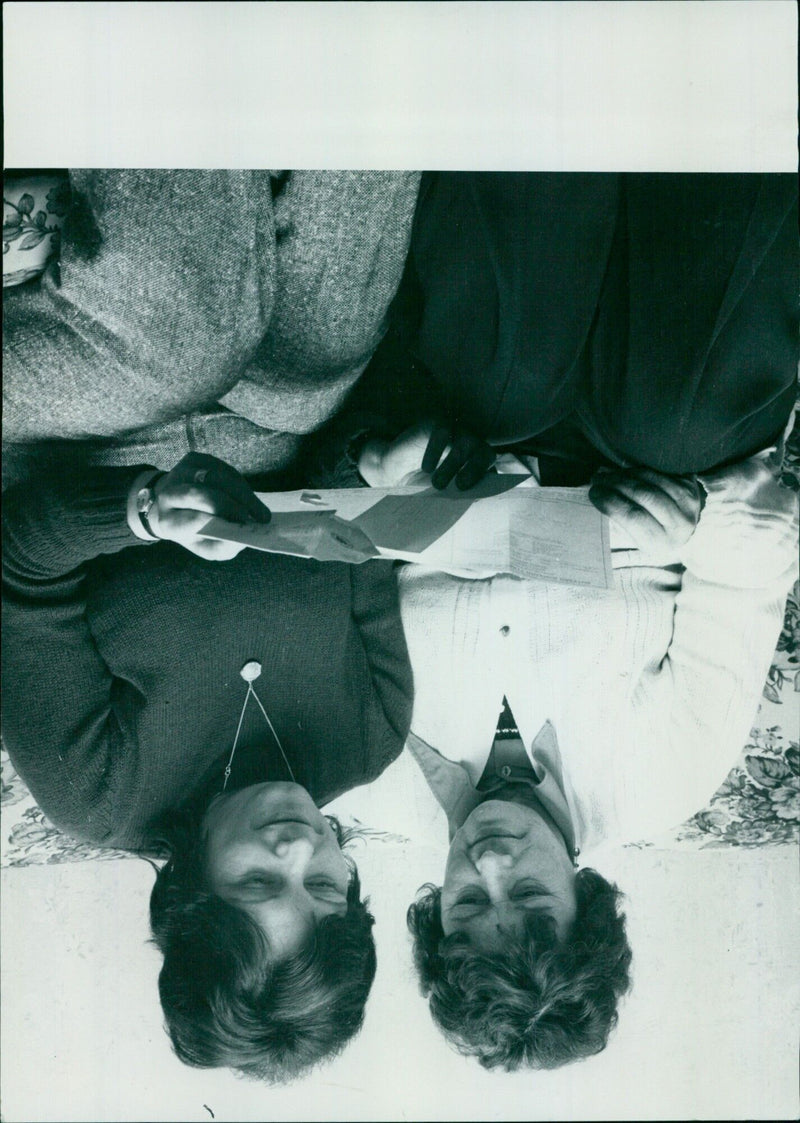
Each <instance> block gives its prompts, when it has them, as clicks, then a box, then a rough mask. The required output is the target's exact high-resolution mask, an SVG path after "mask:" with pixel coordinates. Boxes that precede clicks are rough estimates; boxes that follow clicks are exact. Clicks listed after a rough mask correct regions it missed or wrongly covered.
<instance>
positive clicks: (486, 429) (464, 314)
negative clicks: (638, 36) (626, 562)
mask: <svg viewBox="0 0 800 1123" xmlns="http://www.w3.org/2000/svg"><path fill="white" fill-rule="evenodd" d="M797 291H798V239H797V190H796V181H795V179H794V177H793V176H784V175H763V176H761V175H706V174H702V175H699V174H691V175H684V174H680V175H674V174H646V175H643V174H633V173H631V174H625V175H599V174H598V175H589V174H583V173H580V174H560V173H559V174H552V173H548V174H539V173H536V174H521V175H517V174H474V175H473V174H461V173H458V174H455V173H438V174H435V175H431V176H428V177H424V178H423V185H422V189H421V195H420V203H419V207H418V212H417V217H416V220H415V227H414V232H413V235H412V246H411V254H410V259H409V268H408V269H407V273H406V278H405V280H404V285H403V290H402V293H401V297H400V299H399V300H398V304H397V308H398V310H399V313H400V315H399V320H398V331H399V334H400V335H401V336H402V337H403V339H404V343H405V345H406V347H407V348H408V350H409V352H410V353H411V354H412V355H413V357H414V359H415V360H416V361H417V362H419V363H421V364H422V365H423V366H424V367H425V368H426V369H427V370H428V371H429V373H430V376H431V377H432V379H433V381H434V382H435V383H436V385H437V388H438V390H439V392H440V394H441V398H442V401H443V403H444V408H445V410H446V412H448V413H449V414H450V416H451V419H452V420H454V421H457V422H460V423H461V424H464V425H466V426H468V427H470V428H472V429H473V430H474V431H475V432H477V433H478V434H479V435H481V436H483V437H484V438H485V439H488V440H489V441H490V442H491V443H493V444H496V445H499V446H503V447H509V446H511V447H517V448H524V449H526V450H528V451H531V452H537V453H538V454H539V455H540V456H545V457H555V458H556V459H561V460H563V461H565V462H566V464H570V463H572V464H574V465H575V466H576V479H577V478H578V477H580V476H581V471H578V470H577V465H583V466H584V467H583V469H582V471H583V474H584V475H585V473H586V471H587V470H588V468H590V467H591V465H594V466H597V464H601V463H617V464H622V465H640V466H647V467H650V468H652V469H655V470H657V471H661V472H665V473H671V474H688V473H693V472H699V471H708V470H710V469H713V468H715V467H718V466H722V465H724V464H726V463H729V462H732V461H735V460H738V459H741V458H743V457H746V456H748V455H752V454H753V453H754V452H756V451H758V450H759V449H761V448H764V447H766V446H768V445H769V444H771V443H773V442H774V441H775V440H776V439H777V437H778V436H779V435H780V433H781V432H782V430H783V428H784V427H785V424H786V421H787V419H788V417H789V414H790V411H791V407H792V404H793V402H794V397H795V386H796V378H797V355H798V351H797V327H798V307H797ZM556 467H557V465H556ZM589 474H591V473H590V472H589Z"/></svg>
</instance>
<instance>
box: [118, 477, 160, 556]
mask: <svg viewBox="0 0 800 1123" xmlns="http://www.w3.org/2000/svg"><path fill="white" fill-rule="evenodd" d="M163 475H164V473H163V472H160V471H159V470H158V469H157V468H147V469H145V471H143V472H140V473H139V475H138V476H137V477H136V479H135V480H134V481H133V484H132V485H131V489H130V491H129V492H128V505H127V520H128V526H129V527H130V529H131V531H132V533H133V534H135V535H136V537H137V538H141V539H143V540H144V541H145V542H158V541H160V539H159V537H158V535H157V534H154V533H153V528H152V527H151V525H150V520H149V518H148V516H149V514H150V512H151V511H152V509H153V505H154V504H155V502H156V493H155V487H156V484H157V483H158V481H159V480H160V479H161V477H162V476H163Z"/></svg>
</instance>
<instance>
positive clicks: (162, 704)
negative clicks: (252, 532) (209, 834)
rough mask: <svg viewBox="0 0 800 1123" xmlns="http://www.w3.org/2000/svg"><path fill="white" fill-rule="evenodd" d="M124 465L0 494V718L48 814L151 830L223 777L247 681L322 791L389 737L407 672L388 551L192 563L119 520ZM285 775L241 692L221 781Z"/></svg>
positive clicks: (372, 772)
mask: <svg viewBox="0 0 800 1123" xmlns="http://www.w3.org/2000/svg"><path fill="white" fill-rule="evenodd" d="M136 471H137V469H134V470H129V469H108V470H98V471H97V472H96V473H95V474H94V475H93V476H92V477H91V478H88V479H87V478H82V479H80V480H78V479H72V480H70V479H61V480H59V481H55V482H48V483H46V484H45V483H40V484H38V485H37V486H36V487H33V486H31V485H28V486H26V487H24V488H12V489H10V490H9V491H8V492H7V493H6V495H5V497H4V504H3V527H4V569H3V641H4V642H3V653H2V654H3V658H2V663H3V685H4V691H3V695H4V697H3V702H4V705H3V733H4V739H5V742H6V745H7V747H8V751H9V754H10V755H11V758H12V760H13V762H14V765H15V767H16V768H17V769H18V770H19V772H20V775H21V776H22V777H23V779H24V780H25V782H26V783H27V784H28V785H29V787H30V788H31V791H32V792H33V795H34V797H35V798H36V800H37V801H38V802H39V804H40V805H41V807H42V809H43V810H44V812H45V813H46V814H47V816H48V817H49V818H50V819H51V820H52V821H53V822H54V823H56V824H57V825H58V826H59V827H61V828H63V829H64V830H66V831H68V832H69V833H70V834H73V835H75V836H77V837H80V838H85V839H90V840H93V841H95V842H99V843H103V844H106V845H115V846H125V847H130V848H138V847H141V846H142V845H146V844H147V842H148V840H149V837H150V830H151V828H152V826H153V824H154V823H155V822H156V821H157V820H158V819H159V818H160V817H161V816H162V815H163V814H164V813H165V812H167V811H168V810H170V809H172V808H174V807H176V806H178V805H180V804H181V803H182V802H184V801H185V800H186V799H187V798H189V797H190V796H192V795H194V794H196V793H197V791H198V790H199V789H200V788H202V787H204V786H206V785H208V784H209V783H210V784H211V785H212V786H213V785H214V783H215V780H216V778H217V777H218V779H219V786H220V787H221V784H222V774H223V769H224V766H225V763H226V762H227V758H228V755H229V754H230V750H231V746H232V743H233V738H234V734H235V731H236V725H237V721H238V718H239V714H240V711H241V707H242V702H243V700H244V697H245V692H246V684H245V683H244V681H243V680H242V678H241V677H240V674H239V672H240V670H241V668H242V666H243V665H244V664H245V663H246V662H248V661H249V660H253V659H257V660H258V661H259V662H260V663H261V665H262V668H263V671H262V675H261V677H260V678H259V679H258V681H257V682H256V684H255V686H256V689H257V692H258V695H259V697H260V699H261V701H262V702H263V704H264V705H265V707H266V710H267V712H268V714H269V716H270V718H271V720H272V723H273V725H274V726H275V729H276V730H277V732H278V735H279V737H280V738H281V741H282V743H283V746H284V749H285V751H286V754H287V757H288V759H289V762H290V763H291V766H292V769H293V771H294V774H295V777H296V779H297V781H298V783H301V784H303V785H304V786H305V787H306V788H308V790H309V791H310V793H311V795H312V796H313V798H314V799H315V800H316V802H317V803H318V804H320V805H322V804H324V803H326V802H328V801H329V800H331V799H333V798H334V797H335V796H336V795H338V794H340V793H341V792H343V791H346V790H348V789H349V788H352V787H355V786H356V785H358V784H362V783H366V782H367V781H369V780H370V779H372V778H374V777H375V776H377V775H378V774H379V773H380V772H381V771H382V770H383V769H384V768H385V767H386V766H387V765H388V764H389V762H390V761H391V760H393V759H394V758H395V757H396V756H397V755H398V753H399V752H400V751H401V749H402V747H403V743H404V740H405V735H406V733H407V731H408V726H409V721H410V710H411V672H410V668H409V665H408V657H407V652H406V646H405V640H404V637H403V630H402V625H401V622H400V618H399V614H398V611H397V591H396V584H395V578H394V574H393V571H392V566H391V563H388V562H381V561H371V562H368V563H366V564H365V565H361V566H347V565H340V564H334V563H326V564H321V563H318V562H313V561H306V560H303V559H298V558H292V557H283V556H277V555H267V554H262V553H258V552H256V551H253V550H245V551H243V552H242V553H241V554H240V555H239V556H238V557H237V558H235V559H234V560H233V561H230V562H225V563H219V562H208V561H204V560H202V559H200V558H198V557H196V556H195V555H193V554H191V553H189V552H188V551H186V550H184V549H182V548H181V547H179V546H177V545H174V544H171V543H166V542H162V543H158V544H154V545H150V544H147V543H144V542H141V541H139V539H137V538H135V536H134V535H133V534H132V533H131V532H130V530H129V528H128V526H127V523H126V519H125V500H126V496H127V493H128V491H129V488H130V486H131V483H132V480H133V478H134V476H135V474H136ZM264 779H276V780H286V779H289V776H288V775H287V771H286V767H285V765H284V764H283V762H282V760H281V758H280V755H279V753H278V751H277V749H276V747H275V745H274V741H273V738H272V736H271V734H270V733H269V731H268V728H267V726H266V723H265V722H264V719H263V717H262V715H261V714H260V712H259V711H258V708H257V706H255V705H253V703H252V701H251V703H250V704H249V705H248V707H247V713H246V716H245V720H244V724H243V726H242V731H241V734H240V739H239V747H238V748H237V753H236V759H235V761H234V764H233V772H232V775H231V782H230V785H229V789H230V787H241V786H243V785H244V784H247V783H252V782H254V781H259V780H264Z"/></svg>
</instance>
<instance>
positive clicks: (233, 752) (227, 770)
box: [222, 682, 297, 791]
mask: <svg viewBox="0 0 800 1123" xmlns="http://www.w3.org/2000/svg"><path fill="white" fill-rule="evenodd" d="M251 694H252V696H253V697H254V698H255V700H256V705H257V706H258V708H259V709H260V710H261V712H262V714H263V715H264V719H265V721H266V723H267V725H268V726H269V728H270V732H271V733H272V736H273V737H274V738H275V744H276V745H277V746H278V748H279V749H280V753H281V756H282V757H283V763H284V764H285V765H286V770H287V772H288V773H289V775H290V776H291V778H292V782H293V783H297V781H296V780H295V778H294V772H292V766H291V764H289V761H288V759H287V757H286V753H285V752H284V751H283V745H282V744H281V739H280V737H279V736H278V734H277V733H276V732H275V726H274V725H273V724H272V722H271V721H270V720H269V714H268V713H267V711H266V710H265V709H264V707H263V705H262V704H261V699H260V698H259V696H258V695H257V694H256V692H255V690H254V689H253V684H252V682H248V683H247V693H246V694H245V696H244V702H243V704H242V712H241V713H240V714H239V724H238V725H237V726H236V736H235V737H234V738H233V748H232V749H231V755H230V757H229V758H228V763H227V765H226V766H225V781H224V783H223V785H222V790H223V791H225V789H226V787H227V786H228V780H229V779H230V775H231V765H232V764H233V758H234V756H235V755H236V746H237V745H238V743H239V734H240V733H241V731H242V722H243V721H244V713H245V710H246V709H247V703H248V702H249V701H250V695H251Z"/></svg>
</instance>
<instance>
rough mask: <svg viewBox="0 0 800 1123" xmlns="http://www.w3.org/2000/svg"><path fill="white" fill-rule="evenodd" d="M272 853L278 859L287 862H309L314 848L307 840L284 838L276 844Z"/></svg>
mask: <svg viewBox="0 0 800 1123" xmlns="http://www.w3.org/2000/svg"><path fill="white" fill-rule="evenodd" d="M272 852H273V854H274V855H275V857H276V858H281V859H285V860H287V861H290V860H295V861H300V860H302V859H305V860H306V861H307V860H308V859H309V858H310V857H311V855H312V854H313V853H314V847H313V845H312V843H311V842H310V841H309V840H308V839H307V838H291V839H290V838H282V839H279V840H278V841H277V842H276V843H274V845H273V847H272Z"/></svg>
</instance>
